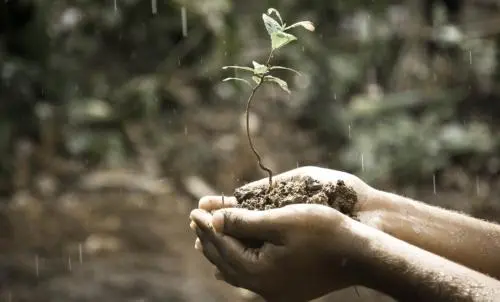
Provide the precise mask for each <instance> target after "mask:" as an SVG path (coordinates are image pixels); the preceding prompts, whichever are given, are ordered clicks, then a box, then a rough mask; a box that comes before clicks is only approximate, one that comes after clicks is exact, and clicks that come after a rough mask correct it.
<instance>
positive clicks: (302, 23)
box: [285, 21, 315, 31]
mask: <svg viewBox="0 0 500 302" xmlns="http://www.w3.org/2000/svg"><path fill="white" fill-rule="evenodd" d="M297 26H302V27H303V28H305V29H307V30H308V31H314V30H315V28H314V24H313V23H312V22H311V21H300V22H297V23H295V24H292V25H290V26H288V27H286V28H285V30H289V29H291V28H294V27H297Z"/></svg>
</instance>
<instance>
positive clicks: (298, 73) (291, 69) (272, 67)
mask: <svg viewBox="0 0 500 302" xmlns="http://www.w3.org/2000/svg"><path fill="white" fill-rule="evenodd" d="M275 69H282V70H288V71H293V72H295V73H296V74H297V75H301V74H300V72H298V71H297V70H295V69H293V68H288V67H284V66H271V67H270V68H269V70H275Z"/></svg>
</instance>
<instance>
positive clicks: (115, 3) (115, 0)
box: [114, 0, 118, 12]
mask: <svg viewBox="0 0 500 302" xmlns="http://www.w3.org/2000/svg"><path fill="white" fill-rule="evenodd" d="M117 2H118V0H114V6H115V12H116V11H118V3H117Z"/></svg>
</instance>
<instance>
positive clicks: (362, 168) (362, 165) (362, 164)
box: [361, 153, 365, 172]
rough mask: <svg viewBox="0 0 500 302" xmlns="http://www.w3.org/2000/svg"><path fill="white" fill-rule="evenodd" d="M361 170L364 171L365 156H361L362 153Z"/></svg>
mask: <svg viewBox="0 0 500 302" xmlns="http://www.w3.org/2000/svg"><path fill="white" fill-rule="evenodd" d="M361 171H362V172H365V158H364V156H363V153H361Z"/></svg>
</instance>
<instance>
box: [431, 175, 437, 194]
mask: <svg viewBox="0 0 500 302" xmlns="http://www.w3.org/2000/svg"><path fill="white" fill-rule="evenodd" d="M432 187H433V188H434V195H436V174H432Z"/></svg>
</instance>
